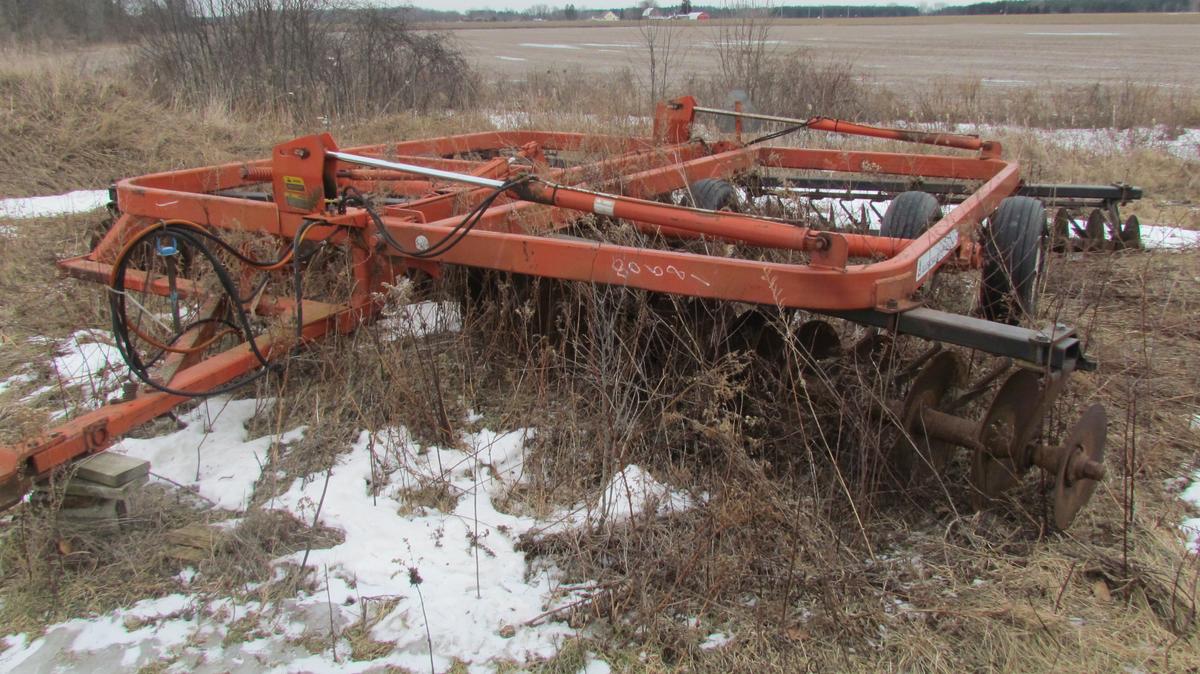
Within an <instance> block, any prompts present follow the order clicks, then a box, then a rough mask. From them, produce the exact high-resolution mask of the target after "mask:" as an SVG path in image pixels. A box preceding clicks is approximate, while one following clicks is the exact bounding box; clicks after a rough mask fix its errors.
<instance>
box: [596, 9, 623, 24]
mask: <svg viewBox="0 0 1200 674" xmlns="http://www.w3.org/2000/svg"><path fill="white" fill-rule="evenodd" d="M620 20H621V17H619V16H617V13H616V12H613V11H611V10H610V11H607V12H605V13H603V14H600V15H598V16H593V17H592V21H620Z"/></svg>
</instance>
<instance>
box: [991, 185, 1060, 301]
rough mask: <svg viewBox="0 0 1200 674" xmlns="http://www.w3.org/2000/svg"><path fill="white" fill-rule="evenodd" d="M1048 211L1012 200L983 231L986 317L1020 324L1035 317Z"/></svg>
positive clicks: (1024, 200)
mask: <svg viewBox="0 0 1200 674" xmlns="http://www.w3.org/2000/svg"><path fill="white" fill-rule="evenodd" d="M1046 225H1047V223H1046V209H1045V208H1043V207H1042V202H1040V201H1038V200H1037V199H1031V198H1029V197H1009V198H1007V199H1005V200H1004V201H1002V202H1000V208H998V209H996V213H995V214H994V215H993V216H992V218H991V223H990V225H989V226H988V227H987V228H986V229H985V230H984V231H983V282H982V283H981V284H980V286H979V303H980V309H981V310H982V312H983V316H984V318H987V319H988V320H992V321H997V322H999V323H1008V324H1009V325H1016V324H1017V323H1020V322H1021V319H1023V318H1026V317H1031V316H1033V313H1034V309H1035V308H1036V299H1037V286H1038V276H1040V275H1041V273H1042V269H1043V267H1044V264H1045V255H1044V253H1045V247H1046V238H1047V237H1046V233H1047V226H1046Z"/></svg>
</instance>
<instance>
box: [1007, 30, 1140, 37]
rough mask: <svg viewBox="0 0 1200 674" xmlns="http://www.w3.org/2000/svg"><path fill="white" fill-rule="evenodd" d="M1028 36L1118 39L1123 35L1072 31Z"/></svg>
mask: <svg viewBox="0 0 1200 674" xmlns="http://www.w3.org/2000/svg"><path fill="white" fill-rule="evenodd" d="M1025 34H1026V35H1036V36H1038V37H1117V36H1118V35H1121V33H1103V32H1082V31H1081V32H1070V31H1034V32H1029V33H1025Z"/></svg>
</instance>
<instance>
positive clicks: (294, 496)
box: [0, 399, 609, 672]
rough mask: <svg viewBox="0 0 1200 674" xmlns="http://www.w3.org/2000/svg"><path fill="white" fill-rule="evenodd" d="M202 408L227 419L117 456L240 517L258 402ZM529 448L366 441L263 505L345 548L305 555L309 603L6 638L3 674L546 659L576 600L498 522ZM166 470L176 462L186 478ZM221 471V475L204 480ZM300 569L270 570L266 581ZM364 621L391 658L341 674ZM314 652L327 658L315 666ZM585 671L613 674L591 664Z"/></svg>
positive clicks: (140, 607) (221, 606)
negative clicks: (149, 463)
mask: <svg viewBox="0 0 1200 674" xmlns="http://www.w3.org/2000/svg"><path fill="white" fill-rule="evenodd" d="M214 406H215V407H214ZM209 407H210V408H214V409H215V408H219V407H223V408H224V409H223V410H222V411H221V412H220V413H219V414H218V413H216V412H214V416H213V418H212V420H211V421H209V418H208V416H207V415H206V414H205V413H204V412H203V406H202V407H201V408H197V409H196V410H193V412H192V413H189V415H187V416H186V417H185V421H187V422H188V423H189V428H188V429H186V430H185V431H181V432H178V433H173V434H170V435H167V436H164V437H161V438H156V439H154V440H148V441H133V440H126V441H125V442H124V443H122V445H123V447H122V449H123V450H124V451H126V453H136V452H135V451H134V450H135V449H141V450H146V451H144V452H143V455H144V456H152V457H153V460H156V461H158V464H157V465H156V466H155V470H156V471H166V472H168V473H171V474H172V475H173V476H174V477H173V478H172V479H175V478H178V479H179V481H180V482H181V483H183V484H185V485H188V486H191V487H194V488H196V489H197V490H198V491H199V492H200V493H201V494H203V495H206V496H207V497H210V498H213V499H214V500H218V501H220V502H222V503H223V504H228V505H233V506H240V505H241V504H244V498H245V497H244V495H245V494H246V493H247V492H248V491H249V488H250V487H251V486H252V483H253V477H254V476H256V475H258V474H259V469H258V461H257V460H255V459H254V458H253V457H254V455H255V454H260V455H261V454H262V453H263V452H264V451H265V450H266V449H267V448H268V446H269V442H270V441H271V438H260V439H257V440H247V439H246V432H245V429H244V424H245V422H246V421H247V420H248V419H249V417H250V416H251V415H252V414H253V410H254V407H255V402H254V401H250V400H244V401H224V400H219V399H214V400H210V401H209ZM206 424H208V425H210V426H211V434H210V435H209V440H208V442H207V443H206V444H205V445H204V447H201V450H202V452H204V451H206V450H216V451H211V452H208V454H212V455H213V456H211V457H209V458H211V459H213V461H211V462H209V463H205V464H204V465H202V466H201V475H200V479H199V480H195V479H189V478H194V469H195V463H194V459H193V458H192V457H194V452H191V451H189V450H190V449H191V448H192V447H193V446H194V445H195V444H196V442H197V440H198V439H199V438H200V437H201V435H202V431H201V429H202V428H203V427H204V426H205V425H206ZM300 431H301V429H297V430H295V431H292V432H290V433H289V434H284V437H285V438H286V437H298V435H299V433H300ZM531 432H532V431H530V430H528V429H522V430H517V431H513V432H509V433H495V432H492V431H489V430H483V431H480V432H479V433H473V434H469V435H464V436H463V437H462V438H461V439H460V442H459V443H457V445H456V448H454V449H447V448H436V447H423V446H421V445H419V444H418V443H417V442H416V441H415V440H414V439H413V438H412V436H411V435H410V434H409V433H408V432H407V431H406V430H405V429H403V428H391V429H385V430H381V431H379V432H376V433H368V432H363V433H362V434H361V435H360V436H359V438H358V439H357V441H356V442H354V443H353V445H352V447H351V449H350V452H349V453H348V454H345V455H343V456H341V457H340V458H339V459H338V461H337V462H336V464H335V465H334V466H333V468H332V469H331V470H330V471H329V472H328V473H326V472H323V471H322V472H319V473H316V474H314V475H311V476H309V477H307V478H304V479H297V480H295V481H294V482H293V483H292V484H291V485H290V486H289V487H288V489H287V490H286V491H285V492H284V493H283V494H282V495H281V496H279V497H277V498H276V499H274V500H273V501H272V502H270V503H269V504H267V505H268V507H272V508H275V509H279V510H284V511H287V512H290V513H292V514H294V515H296V516H298V517H300V518H301V519H303V520H304V521H306V522H312V521H313V520H314V518H315V519H317V520H319V522H320V523H321V524H322V525H324V526H327V527H333V528H336V529H338V530H340V531H341V533H342V535H343V537H344V538H343V541H342V542H341V543H339V544H337V545H334V546H333V547H331V548H328V549H324V550H320V549H317V550H312V551H311V552H310V554H309V556H308V560H307V562H308V568H309V569H310V573H312V576H311V578H312V579H313V581H315V587H314V589H313V590H312V591H311V593H309V592H308V591H301V592H300V593H299V594H297V595H296V596H294V597H291V598H287V599H283V600H281V601H280V602H279V603H278V604H272V605H271V606H270V607H264V606H262V605H261V604H259V603H257V602H254V601H246V602H244V603H240V602H237V601H234V600H231V599H217V600H205V599H203V598H200V597H198V596H189V595H183V594H176V595H171V596H168V597H162V598H159V599H152V600H145V601H142V602H138V603H137V604H135V605H134V606H133V607H131V608H128V609H121V610H117V611H113V612H111V613H108V614H106V615H102V616H99V617H96V618H92V619H88V620H71V621H67V622H64V623H60V624H58V625H54V626H51V627H50V628H48V629H47V630H46V631H45V633H44V634H43V635H42V636H41V637H39V638H37V639H35V640H33V641H30V640H29V639H28V638H26V637H25V636H23V635H13V636H8V637H5V638H4V644H5V645H6V646H7V649H6V650H4V651H3V652H2V653H0V671H60V670H63V669H77V670H79V671H100V670H115V669H119V670H121V671H135V670H137V669H138V668H141V667H145V666H147V665H149V664H152V663H155V662H160V661H163V660H167V659H169V660H171V661H173V662H174V664H173V665H172V671H175V670H178V671H203V672H208V671H230V670H231V669H233V670H238V671H241V670H240V669H239V667H246V666H249V667H250V669H249V670H247V671H251V670H253V671H279V672H284V671H288V672H292V671H310V672H344V671H349V672H360V671H381V670H383V669H385V668H400V669H404V670H406V671H428V670H429V666H430V648H429V641H432V653H433V663H434V669H435V670H436V671H438V672H446V671H449V670H450V669H451V668H452V667H455V666H456V662H463V663H466V664H467V665H468V667H469V669H470V671H487V670H489V669H491V668H493V667H495V666H497V664H498V663H501V662H517V663H527V662H530V661H531V660H532V659H536V658H551V657H553V656H555V655H556V654H557V653H558V651H559V650H560V649H561V646H562V642H563V640H564V639H565V638H566V637H568V636H571V635H573V634H574V630H572V629H571V628H570V627H568V626H567V625H566V624H564V623H561V622H556V621H555V616H554V615H553V614H548V613H547V612H548V611H550V610H552V609H553V608H556V607H558V606H561V605H564V604H566V603H569V602H571V601H574V600H576V599H577V598H578V597H579V593H580V592H582V591H584V590H582V589H579V588H581V587H583V586H572V587H571V589H567V588H564V587H563V586H562V585H561V583H560V580H559V577H560V574H559V572H558V571H557V570H556V569H555V568H553V567H550V566H546V565H535V566H533V567H530V565H529V564H527V563H526V560H525V556H524V554H523V553H521V552H519V551H517V550H516V549H515V544H516V541H517V539H518V537H519V536H520V535H521V534H522V533H524V532H526V531H528V530H530V529H531V528H532V527H534V525H536V524H537V523H538V522H537V521H536V520H534V519H533V518H529V517H522V516H516V515H511V514H508V513H506V512H502V511H501V510H500V508H499V506H498V503H499V502H500V501H501V499H503V498H504V496H505V495H506V494H507V492H508V490H509V489H511V488H512V486H513V485H515V484H518V483H519V482H520V480H521V478H522V476H523V474H524V468H523V466H524V452H525V449H524V447H525V440H526V438H527V437H528V436H529V434H530V433H531ZM170 454H174V455H176V456H179V457H181V459H182V460H181V465H178V466H176V465H175V464H173V463H172V461H173V459H172V457H171V456H170ZM202 456H204V455H203V454H202ZM218 460H219V461H221V462H225V463H226V464H227V465H226V466H217V465H212V464H215V463H217V461H218ZM235 463H236V465H233V464H235ZM182 464H187V465H182ZM188 472H191V475H189V474H187V473H188ZM431 494H434V495H439V494H440V496H437V497H436V498H432V499H431V498H429V496H430V495H431ZM318 503H321V504H322V505H321V507H320V513H319V515H318V514H317V504H318ZM303 554H304V553H303V552H298V553H296V554H292V555H288V556H285V557H282V558H280V559H277V560H275V562H274V564H276V565H277V567H276V569H275V571H276V576H277V577H282V575H283V574H285V573H287V572H288V569H291V568H294V565H295V564H297V563H298V562H299V561H301V559H302V558H303ZM314 571H315V573H313V572H314ZM194 578H195V572H194V571H192V570H185V571H184V572H181V573H180V574H179V576H178V580H179V583H180V586H181V587H183V588H186V587H187V586H188V585H190V584H191V583H192V582H193V580H194ZM268 608H269V609H270V610H266V609H268ZM372 609H374V610H375V611H384V610H385V612H383V613H375V614H374V615H373V616H372V617H375V618H378V621H377V622H375V624H374V627H373V629H372V631H371V637H372V638H374V639H376V640H379V641H382V642H391V643H393V644H394V647H393V648H391V649H388V652H387V653H386V655H384V656H382V657H380V658H378V659H375V660H371V661H350V660H348V655H349V652H350V645H349V643H348V641H347V638H346V636H345V635H346V630H347V629H349V628H350V627H352V626H354V625H357V624H361V620H362V619H363V616H364V612H366V613H367V614H370V611H371V610H372ZM246 617H251V618H254V622H253V625H254V629H253V630H250V631H249V636H247V632H246V630H241V631H240V632H239V634H237V635H234V634H233V633H232V631H231V629H230V625H231V624H233V623H235V621H238V620H241V619H243V618H246ZM243 625H244V623H243ZM331 632H332V634H331ZM228 637H234V638H228ZM301 641H303V642H304V643H303V644H301V643H300V642H301ZM314 643H316V644H322V643H325V644H329V646H328V647H327V648H326V649H325V650H324V651H322V652H318V653H313V652H309V651H308V650H307V648H310V647H311V644H314ZM304 644H308V646H306V645H304ZM587 667H588V668H587V670H586V671H590V672H605V671H609V670H608V667H607V665H606V664H605V663H604V662H603V661H601V660H598V659H596V658H594V657H592V658H590V662H589V663H588V665H587Z"/></svg>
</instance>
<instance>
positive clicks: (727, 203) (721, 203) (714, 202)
mask: <svg viewBox="0 0 1200 674" xmlns="http://www.w3.org/2000/svg"><path fill="white" fill-rule="evenodd" d="M688 192H690V193H691V201H692V205H694V206H695V207H696V208H703V209H705V210H708V211H736V210H738V193H737V190H735V189H734V188H733V185H730V184H729V182H728V181H725V180H719V179H717V178H705V179H704V180H697V181H696V182H694V183H692V184H691V185H689V186H688Z"/></svg>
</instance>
